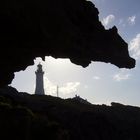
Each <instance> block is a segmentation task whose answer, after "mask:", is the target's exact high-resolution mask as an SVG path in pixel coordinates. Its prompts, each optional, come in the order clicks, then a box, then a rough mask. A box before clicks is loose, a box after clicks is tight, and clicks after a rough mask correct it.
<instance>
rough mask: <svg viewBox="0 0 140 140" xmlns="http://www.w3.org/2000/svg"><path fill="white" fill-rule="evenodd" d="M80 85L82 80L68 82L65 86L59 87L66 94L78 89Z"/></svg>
mask: <svg viewBox="0 0 140 140" xmlns="http://www.w3.org/2000/svg"><path fill="white" fill-rule="evenodd" d="M79 86H80V82H68V83H66V84H65V85H64V86H62V87H60V88H59V92H60V93H62V94H64V95H66V94H70V93H74V92H76V91H77V88H78V87H79Z"/></svg>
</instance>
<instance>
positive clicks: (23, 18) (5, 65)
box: [0, 0, 135, 86]
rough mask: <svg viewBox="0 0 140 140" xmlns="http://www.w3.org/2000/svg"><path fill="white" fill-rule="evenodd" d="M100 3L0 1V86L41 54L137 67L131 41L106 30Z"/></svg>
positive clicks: (114, 30)
mask: <svg viewBox="0 0 140 140" xmlns="http://www.w3.org/2000/svg"><path fill="white" fill-rule="evenodd" d="M98 14H99V13H98V10H97V8H95V6H94V4H92V3H91V2H89V1H85V0H40V1H37V0H20V1H19V0H4V1H1V2H0V35H1V38H0V46H1V51H0V66H1V69H0V74H1V76H0V86H5V85H7V84H9V83H11V80H12V79H13V77H14V72H17V71H20V70H24V69H25V68H26V67H27V66H29V65H33V59H34V58H35V57H42V58H43V59H44V58H45V56H52V57H54V58H69V59H70V60H71V62H73V63H74V64H77V65H81V66H83V67H86V66H88V65H89V64H90V63H91V62H92V61H101V62H106V63H112V64H114V65H116V66H118V67H119V68H133V67H134V66H135V60H134V59H133V58H131V57H130V56H129V53H128V44H127V43H126V42H125V41H124V40H123V39H122V38H121V37H120V35H119V34H118V31H117V28H116V27H113V28H112V29H109V30H105V29H104V27H103V26H102V24H101V22H100V21H99V18H98Z"/></svg>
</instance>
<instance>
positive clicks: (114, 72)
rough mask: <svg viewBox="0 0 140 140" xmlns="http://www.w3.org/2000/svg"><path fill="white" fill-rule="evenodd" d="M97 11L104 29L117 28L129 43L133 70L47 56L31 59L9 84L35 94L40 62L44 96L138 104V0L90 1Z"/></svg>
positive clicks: (139, 1) (103, 102)
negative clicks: (77, 96)
mask: <svg viewBox="0 0 140 140" xmlns="http://www.w3.org/2000/svg"><path fill="white" fill-rule="evenodd" d="M92 2H93V3H94V4H95V6H96V7H97V8H98V10H99V12H100V13H99V20H100V21H101V22H102V24H103V25H104V26H105V28H106V29H109V28H111V27H113V26H114V25H115V26H116V27H117V28H118V32H119V34H120V35H121V36H122V38H123V39H124V40H125V41H126V42H127V43H128V44H129V53H130V55H131V56H132V57H133V58H135V59H136V67H135V68H133V69H119V68H118V67H116V66H114V65H112V64H109V63H108V64H107V63H103V62H92V64H90V65H89V66H88V67H86V68H83V67H81V66H78V65H75V64H72V63H71V62H70V60H69V59H54V58H52V57H46V58H45V62H43V61H42V60H41V58H36V59H35V60H34V62H35V65H34V66H29V67H27V68H26V70H25V71H20V72H17V73H15V78H14V80H13V82H12V84H11V86H13V87H16V88H17V90H18V91H21V92H28V93H30V94H34V91H35V71H36V68H37V64H38V63H39V62H41V64H42V65H43V70H44V71H45V74H44V88H45V93H46V94H47V95H52V96H56V89H57V85H58V86H59V97H61V98H64V99H66V98H72V97H74V96H75V95H76V94H77V95H79V96H80V97H82V98H83V99H87V100H88V101H89V102H91V103H93V104H107V105H110V103H111V102H119V103H122V104H125V105H133V106H140V8H139V5H140V0H92Z"/></svg>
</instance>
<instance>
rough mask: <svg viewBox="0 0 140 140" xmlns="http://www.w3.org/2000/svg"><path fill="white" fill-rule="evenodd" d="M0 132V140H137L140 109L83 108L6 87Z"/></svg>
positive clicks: (79, 104)
mask: <svg viewBox="0 0 140 140" xmlns="http://www.w3.org/2000/svg"><path fill="white" fill-rule="evenodd" d="M4 93H5V94H4ZM20 94H22V95H20ZM0 132H1V133H0V134H1V135H0V138H1V139H2V140H3V139H4V140H5V139H6V140H7V139H8V138H7V137H9V136H10V138H11V139H14V140H17V139H20V140H38V139H47V140H139V138H140V108H139V107H134V106H130V105H123V104H120V103H114V102H113V103H111V106H107V105H93V104H85V102H84V103H83V102H76V101H75V100H74V99H66V100H64V99H61V98H57V97H52V96H47V95H42V96H39V95H30V94H27V93H26V94H25V93H19V92H17V91H16V90H15V89H12V87H7V88H5V89H2V90H0Z"/></svg>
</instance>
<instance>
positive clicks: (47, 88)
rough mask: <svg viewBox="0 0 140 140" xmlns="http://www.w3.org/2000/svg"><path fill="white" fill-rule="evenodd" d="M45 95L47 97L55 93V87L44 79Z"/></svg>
mask: <svg viewBox="0 0 140 140" xmlns="http://www.w3.org/2000/svg"><path fill="white" fill-rule="evenodd" d="M44 88H45V93H46V94H48V95H54V94H56V92H57V85H55V84H54V83H53V82H51V81H50V80H49V79H48V78H47V77H44Z"/></svg>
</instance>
